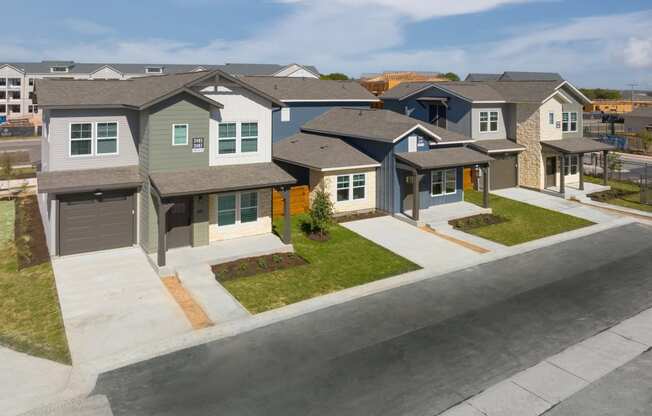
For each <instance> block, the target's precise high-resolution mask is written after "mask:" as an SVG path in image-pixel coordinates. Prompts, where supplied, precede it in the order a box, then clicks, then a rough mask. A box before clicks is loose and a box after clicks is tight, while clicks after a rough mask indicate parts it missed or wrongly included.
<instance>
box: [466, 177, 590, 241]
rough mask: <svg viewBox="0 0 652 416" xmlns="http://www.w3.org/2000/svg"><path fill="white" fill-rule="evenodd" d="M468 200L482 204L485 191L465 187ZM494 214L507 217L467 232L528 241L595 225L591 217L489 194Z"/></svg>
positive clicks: (494, 239) (495, 237)
mask: <svg viewBox="0 0 652 416" xmlns="http://www.w3.org/2000/svg"><path fill="white" fill-rule="evenodd" d="M464 199H465V200H466V201H467V202H471V203H474V204H476V205H479V206H482V193H481V192H477V191H473V190H467V191H464ZM489 206H490V207H491V208H492V209H493V214H494V215H497V216H500V217H503V218H505V219H506V220H507V221H505V222H502V223H500V224H493V225H487V226H482V227H478V228H474V229H470V230H468V231H466V232H468V233H470V234H474V235H477V236H478V237H482V238H486V239H487V240H491V241H495V242H496V243H500V244H504V245H506V246H513V245H516V244H521V243H525V242H527V241H532V240H537V239H539V238H543V237H548V236H550V235H555V234H559V233H563V232H566V231H571V230H575V229H578V228H582V227H586V226H588V225H592V224H593V223H592V222H591V221H587V220H585V219H582V218H577V217H573V216H570V215H566V214H562V213H560V212H556V211H551V210H548V209H545V208H540V207H536V206H534V205H529V204H525V203H523V202H519V201H515V200H513V199H508V198H503V197H500V196H497V195H491V194H490V195H489Z"/></svg>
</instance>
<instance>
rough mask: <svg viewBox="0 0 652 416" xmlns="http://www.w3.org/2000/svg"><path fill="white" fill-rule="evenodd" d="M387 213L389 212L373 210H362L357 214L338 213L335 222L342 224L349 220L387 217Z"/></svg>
mask: <svg viewBox="0 0 652 416" xmlns="http://www.w3.org/2000/svg"><path fill="white" fill-rule="evenodd" d="M387 215H389V214H387V213H386V212H382V211H371V212H361V213H357V214H346V215H338V216H337V217H335V222H336V223H338V224H341V223H344V222H349V221H357V220H366V219H367V218H377V217H385V216H387Z"/></svg>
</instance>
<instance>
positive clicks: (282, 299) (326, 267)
mask: <svg viewBox="0 0 652 416" xmlns="http://www.w3.org/2000/svg"><path fill="white" fill-rule="evenodd" d="M275 227H276V229H277V230H282V229H283V223H282V220H280V221H277V222H275ZM292 228H293V230H292V243H293V244H294V249H295V252H296V253H297V254H298V255H300V256H301V257H303V258H304V259H305V260H307V261H308V262H309V264H308V265H305V266H298V267H294V268H291V269H285V270H279V271H275V272H270V273H263V274H259V275H255V276H250V277H243V278H237V279H232V280H227V281H225V282H223V283H222V284H223V285H224V287H226V289H227V290H228V291H229V292H231V293H232V294H233V295H234V296H235V297H236V298H237V299H238V301H240V303H242V304H243V305H244V306H245V307H246V308H247V309H248V310H249V311H250V312H252V313H260V312H264V311H267V310H270V309H274V308H278V307H281V306H284V305H288V304H291V303H295V302H298V301H301V300H304V299H308V298H312V297H315V296H320V295H324V294H326V293H330V292H335V291H337V290H341V289H345V288H348V287H352V286H357V285H361V284H363V283H369V282H372V281H374V280H379V279H383V278H385V277H389V276H394V275H397V274H401V273H405V272H409V271H412V270H417V269H419V266H418V265H416V264H414V263H412V262H410V261H409V260H407V259H404V258H403V257H400V256H398V255H396V254H394V253H392V252H391V251H389V250H387V249H385V248H383V247H381V246H379V245H376V244H374V243H372V242H371V241H369V240H367V239H365V238H363V237H361V236H360V235H358V234H356V233H354V232H353V231H350V230H348V229H346V228H344V227H341V226H339V225H335V226H333V228H332V230H331V238H330V240H328V241H326V242H317V241H312V240H310V239H308V238H307V237H306V236H305V234H304V233H303V232H301V231H300V220H299V217H298V216H297V217H293V219H292Z"/></svg>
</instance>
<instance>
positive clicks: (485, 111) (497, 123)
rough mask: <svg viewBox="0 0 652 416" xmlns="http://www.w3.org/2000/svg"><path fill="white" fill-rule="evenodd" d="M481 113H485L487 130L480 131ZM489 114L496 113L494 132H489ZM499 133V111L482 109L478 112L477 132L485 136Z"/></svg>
mask: <svg viewBox="0 0 652 416" xmlns="http://www.w3.org/2000/svg"><path fill="white" fill-rule="evenodd" d="M482 113H487V121H486V123H487V130H486V131H482V123H483V122H482ZM491 113H496V130H491ZM499 131H500V111H499V110H497V109H496V110H489V109H486V110H485V109H483V110H481V111H478V132H479V133H480V134H487V133H498V132H499Z"/></svg>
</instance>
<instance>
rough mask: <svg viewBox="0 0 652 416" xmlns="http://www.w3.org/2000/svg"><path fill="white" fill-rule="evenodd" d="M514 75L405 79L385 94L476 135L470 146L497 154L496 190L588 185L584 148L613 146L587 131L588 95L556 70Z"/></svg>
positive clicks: (387, 102)
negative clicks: (457, 79)
mask: <svg viewBox="0 0 652 416" xmlns="http://www.w3.org/2000/svg"><path fill="white" fill-rule="evenodd" d="M509 74H513V76H509V77H505V76H500V75H494V74H476V76H474V77H473V78H472V79H477V80H475V81H463V82H446V83H432V82H425V83H424V82H421V83H403V84H401V85H399V86H397V87H395V88H393V89H392V90H389V91H387V92H386V93H385V94H384V95H383V96H382V97H381V99H382V100H383V104H384V107H385V108H387V109H391V110H393V111H396V112H398V113H401V114H405V115H409V116H410V117H413V118H416V119H418V120H423V121H426V122H430V123H433V124H435V125H437V126H439V127H441V128H444V129H447V130H451V131H455V132H458V133H461V134H464V135H467V136H469V137H471V138H472V139H473V140H474V143H473V144H471V146H473V147H474V148H476V149H477V150H480V151H482V152H484V153H486V154H488V155H491V157H492V158H493V159H495V160H494V161H493V162H492V163H491V169H490V172H491V173H490V175H491V178H490V187H491V189H501V188H508V187H513V186H523V187H529V188H533V189H538V190H542V189H550V190H557V191H560V192H561V193H564V191H565V186H566V185H567V184H569V183H570V184H573V185H575V186H577V187H578V188H583V176H582V169H583V167H582V163H581V160H582V155H583V154H584V153H589V152H597V151H605V152H606V151H608V150H610V149H611V146H607V145H604V144H602V143H599V142H596V141H594V140H589V139H585V138H583V128H582V106H583V105H584V104H585V103H587V102H590V100H589V99H588V98H586V97H585V96H584V95H583V94H582V93H581V92H580V91H579V90H578V89H577V88H575V87H574V86H573V85H572V84H570V83H569V82H567V81H564V80H559V79H556V78H557V77H558V76H545V77H543V76H542V77H538V78H534V80H527V79H528V78H527V77H526V74H524V73H509ZM480 75H482V76H480ZM503 75H504V74H503ZM540 75H541V74H540ZM543 75H545V74H543Z"/></svg>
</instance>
